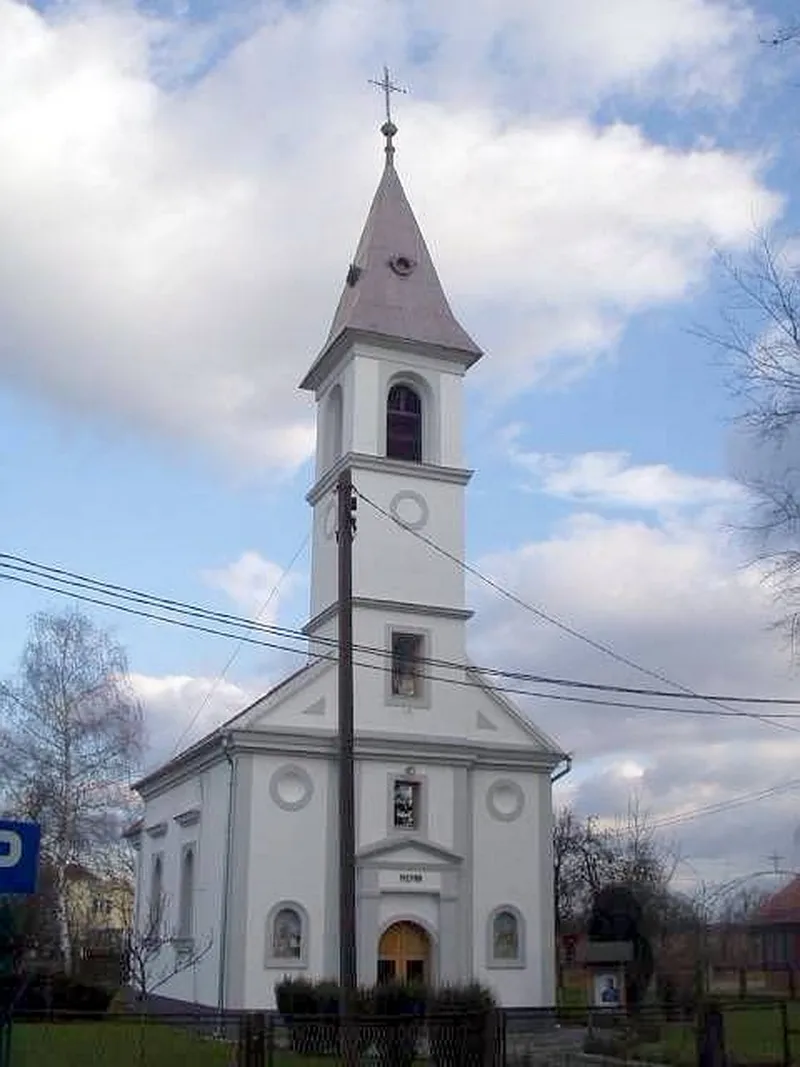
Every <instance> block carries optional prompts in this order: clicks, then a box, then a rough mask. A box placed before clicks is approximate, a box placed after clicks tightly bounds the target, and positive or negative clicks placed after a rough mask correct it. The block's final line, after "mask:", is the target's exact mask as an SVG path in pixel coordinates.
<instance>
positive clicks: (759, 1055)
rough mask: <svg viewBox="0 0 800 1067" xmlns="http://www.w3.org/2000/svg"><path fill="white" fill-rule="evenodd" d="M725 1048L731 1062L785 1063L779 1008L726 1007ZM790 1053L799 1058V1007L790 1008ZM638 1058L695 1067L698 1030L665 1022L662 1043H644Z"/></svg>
mask: <svg viewBox="0 0 800 1067" xmlns="http://www.w3.org/2000/svg"><path fill="white" fill-rule="evenodd" d="M724 1016H725V1045H726V1050H727V1053H728V1056H729V1057H730V1060H731V1062H733V1063H734V1064H736V1063H743V1064H750V1063H752V1064H765V1063H781V1062H783V1029H782V1024H781V1016H780V1011H779V1009H778V1006H777V1005H775V1006H774V1007H773V1006H771V1005H768V1006H764V1007H761V1006H758V1007H755V1006H753V1007H750V1006H742V1007H736V1008H726V1009H725V1011H724ZM789 1028H790V1030H794V1031H796V1032H797V1033H796V1034H795V1035H793V1036H791V1037H790V1039H789V1041H790V1050H791V1053H792V1056H793V1058H794V1059H795V1060H797V1058H798V1056H800V1004H798V1003H794V1004H790V1005H789ZM636 1056H637V1057H640V1058H641V1059H643V1060H649V1061H651V1062H653V1063H674V1064H680V1065H683V1064H687V1065H689V1064H691V1065H692V1067H694V1064H695V1063H696V1062H697V1052H696V1045H695V1028H694V1025H693V1024H692V1023H665V1024H664V1026H663V1028H662V1036H661V1040H660V1041H659V1042H657V1043H653V1044H642V1045H639V1046H638V1047H637V1049H636Z"/></svg>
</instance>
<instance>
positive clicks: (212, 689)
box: [171, 534, 311, 757]
mask: <svg viewBox="0 0 800 1067" xmlns="http://www.w3.org/2000/svg"><path fill="white" fill-rule="evenodd" d="M310 536H311V535H310V534H306V535H305V537H304V538H303V540H302V541H301V542H300V545H299V547H298V548H297V551H296V552H295V553H294V555H293V556H292V558H291V559H290V560H289V563H288V565H287V566H286V567H285V569H284V570H282V571H281V573H280V575H279V577H278V580H277V581H276V582H275V584H274V585H273V587H272V589H271V590H270V591H269V593H268V594H267V597H266V599H265V600H264V602H263V604H262V605H261V606H260V607H259V609H258V611H257V612H256V615H255V621H256V622H259V621H260V619H261V616H262V615H263V614H264V612H265V611H266V610H267V608H268V607H269V606H270V604H271V603H272V601H273V600H274V599H275V597H276V596H277V595H278V593H279V592H280V589H281V586H282V585H283V583H284V582H285V580H286V579H287V578H288V576H289V575H290V574H291V572H292V569H293V567H294V565H295V563H297V561H298V559H299V558H300V556H301V555H302V553H303V552H304V551H305V549H306V546H307V545H308V542H309V538H310ZM243 647H244V642H243V641H242V640H239V642H238V643H237V645H236V647H235V648H234V650H233V652H231V654H230V656H228V659H227V661H226V663H225V666H224V667H223V668H222V670H221V671H220V672H219V674H218V675H217V676H216V678H215V679H214V681H213V683H212V685H211V686H210V687H209V689H208V690H207V692H206V694H205V696H204V697H203V699H202V700H201V701H200V703H199V704H198V706H197V708H196V710H195V712H194V714H193V715H192V717H191V719H190V720H189V722H188V724H187V725H186V726H185V727H184V728H183V730H182V731H181V733H180V734H179V735H178V740H177V741H176V742H175V744H174V746H173V748H172V753H171V757H172V756H175V754H176V753H177V751H178V749H179V748H180V745H181V742H182V741H183V739H184V738H185V737H187V736H188V735H189V734H190V733H191V732H192V730H193V729H194V725H195V723H196V722H197V720H198V719H199V718H200V716H201V715H202V713H203V712H204V711H205V709H206V708H207V707H208V705H209V703H210V702H211V698H212V697H213V696H214V694H215V693H216V691H217V689H218V688H219V686H220V685H221V684H222V682H223V681H224V680H225V678H226V676H227V674H228V671H229V670H230V669H231V667H232V666H233V665H234V663H235V662H236V660H237V658H238V656H239V653H240V652H241V651H242V648H243Z"/></svg>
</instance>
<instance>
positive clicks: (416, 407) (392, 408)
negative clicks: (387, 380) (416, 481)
mask: <svg viewBox="0 0 800 1067" xmlns="http://www.w3.org/2000/svg"><path fill="white" fill-rule="evenodd" d="M386 455H387V456H388V457H389V459H405V460H408V461H410V462H411V463H421V462H422V401H421V400H420V396H419V393H417V392H416V391H415V390H414V389H412V388H411V386H410V385H393V386H392V388H391V389H390V390H389V397H388V400H387V402H386Z"/></svg>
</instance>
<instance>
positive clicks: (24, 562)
mask: <svg viewBox="0 0 800 1067" xmlns="http://www.w3.org/2000/svg"><path fill="white" fill-rule="evenodd" d="M379 510H381V511H382V509H379ZM383 514H388V513H386V512H383ZM389 517H390V518H392V519H393V521H396V520H394V517H393V516H391V515H390V516H389ZM400 525H401V526H402V524H400ZM403 528H404V529H407V527H403ZM409 532H411V533H414V532H415V531H409ZM426 540H427V539H426ZM307 541H308V538H306V539H305V541H304V544H303V546H302V547H301V550H300V551H302V548H304V547H305V544H306V543H307ZM442 551H445V550H442ZM448 555H449V554H448ZM450 558H452V559H453V560H456V557H454V556H453V557H450ZM4 561H9V562H4ZM456 562H459V561H457V560H456ZM464 566H468V565H466V564H464ZM0 567H6V568H9V569H12V570H17V571H21V572H22V573H25V574H34V575H37V576H39V577H43V576H44V577H46V578H47V580H50V581H58V582H60V583H63V584H66V585H70V586H77V587H79V588H86V589H89V590H91V591H99V592H101V593H102V594H103V595H106V596H114V597H116V598H118V599H123V600H129V601H132V602H134V603H139V604H143V605H145V606H155V607H158V608H159V609H160V610H167V611H171V612H178V613H180V614H187V615H190V616H193V617H197V618H201V619H210V620H212V621H214V622H216V623H217V624H221V625H227V626H235V627H237V628H243V629H249V630H255V631H257V632H263V633H266V634H270V635H274V636H276V637H279V638H280V639H282V640H297V641H302V642H304V645H305V643H306V642H307V641H308V640H309V637H308V635H307V634H306V633H305V632H303V631H302V630H296V629H292V628H290V627H284V626H276V625H271V624H265V623H261V622H259V621H258V619H257V618H256V620H252V619H247V618H245V617H243V616H241V615H234V614H231V613H229V612H222V611H216V610H213V609H210V608H204V607H202V606H199V605H196V604H191V603H188V602H186V601H181V600H176V599H174V598H170V597H159V596H156V595H155V594H151V593H146V592H143V591H142V590H138V589H134V588H132V587H130V586H124V585H118V584H115V583H111V582H104V581H102V580H100V579H96V578H91V577H88V576H86V575H82V574H79V573H77V572H75V571H69V570H65V569H63V568H60V567H52V566H50V565H48V564H44V563H38V562H36V561H34V560H29V559H26V558H24V557H22V556H15V555H11V554H10V553H0ZM9 577H10V576H9ZM486 580H487V581H491V579H486ZM62 592H63V590H62ZM508 595H509V596H512V597H513V596H514V594H508ZM312 640H313V641H314V642H315V643H316V644H322V645H326V646H328V647H331V648H334V649H335V648H336V645H337V642H336V639H335V638H328V637H324V636H322V635H314V637H313V639H312ZM268 647H269V646H268ZM281 647H282V646H281ZM353 647H354V649H355V650H356V651H359V652H364V653H367V654H369V655H371V656H376V657H379V658H383V659H390V658H391V652H389V651H388V650H387V649H385V648H376V647H375V646H372V645H362V644H355V645H354V646H353ZM284 650H285V651H290V650H288V649H284ZM303 651H304V650H303ZM419 662H420V663H421V664H424V665H428V666H433V667H445V668H448V669H453V670H461V669H465V668H466V667H471V666H472V665H470V664H466V663H459V662H456V661H454V660H447V659H439V658H435V657H429V656H420V657H419ZM474 669H475V670H477V671H479V673H481V674H484V675H491V676H493V677H499V678H504V679H509V680H512V681H522V682H531V683H534V684H538V685H552V686H558V687H567V688H578V689H587V690H595V691H598V692H607V693H618V694H621V695H631V696H646V697H661V698H665V699H669V700H687V699H695V700H703V701H707V702H714V703H720V702H729V703H738V704H759V705H770V706H780V705H782V706H793V707H800V699H792V698H781V697H759V696H733V695H719V694H709V693H699V692H695V691H693V690H690V689H686V690H685V691H683V692H678V693H675V692H670V691H667V690H663V689H648V688H637V687H633V686H621V685H613V684H609V683H601V682H589V681H586V680H580V679H574V678H560V677H552V676H548V675H541V674H534V673H530V672H527V671H521V670H503V669H500V668H496V667H485V666H476V667H474ZM641 669H642V670H646V668H641ZM672 684H675V685H677V684H678V683H672ZM726 710H730V711H732V709H726ZM736 714H743V713H738V712H737V713H736ZM768 717H769V718H770V719H778V718H791V717H794V716H788V715H781V714H779V713H770V715H769V716H768Z"/></svg>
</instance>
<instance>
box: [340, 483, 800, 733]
mask: <svg viewBox="0 0 800 1067" xmlns="http://www.w3.org/2000/svg"><path fill="white" fill-rule="evenodd" d="M356 494H357V495H358V496H359V497H360V498H361V499H362V500H363V501H364V503H365V504H369V506H370V507H371V508H373V509H374V510H375V511H377V512H378V513H379V514H381V515H383V517H384V518H386V519H388V520H389V521H390V522H392V523H394V524H395V526H398V527H399V528H400V529H401V530H405V531H406V533H409V534H411V535H412V536H413V537H416V538H417V539H418V540H420V541H422V542H424V543H425V544H426V545H428V547H429V548H431V549H433V551H434V552H438V553H439V554H440V555H441V556H444V557H445V558H446V559H449V560H450V561H451V562H453V563H455V564H457V566H459V567H461V568H462V569H463V570H464V571H466V572H467V573H468V574H472V575H473V576H474V577H476V578H478V579H479V580H480V581H482V582H484V583H485V584H486V585H488V586H489V587H490V588H491V589H494V590H495V592H497V593H499V594H500V595H501V596H503V597H505V598H506V599H507V600H510V601H511V602H512V603H514V604H517V605H518V606H519V607H522V608H524V609H525V610H526V611H529V612H531V613H532V614H533V615H535V616H536V617H537V618H539V619H542V620H543V621H545V622H547V623H549V624H550V625H551V626H555V627H556V628H557V629H559V630H561V631H562V632H564V633H566V634H568V635H569V636H570V637H574V638H575V639H576V640H578V641H582V642H583V643H584V644H586V645H588V646H589V647H590V648H593V649H595V651H597V652H602V653H603V654H604V655H606V656H610V657H611V658H612V659H614V660H616V661H617V662H618V663H622V664H624V665H625V666H627V667H631V668H632V669H633V670H636V671H639V672H640V673H642V674H646V675H649V677H651V678H656V679H657V680H658V681H661V682H664V683H665V684H666V685H670V686H673V687H674V688H675V689H680V690H682V692H684V693H685V694H687V696H692V697H694V698H695V699H696V700H707V701H708V702H709V703H712V704H718V705H719V706H720V707H721V708H723V709H725V705H724V703H723V702H722V701H720V700H717V699H716V698H715V697H704V696H702V695H701V694H699V693H697V692H695V691H694V690H693V689H691V688H690V687H689V686H686V685H683V683H681V682H676V681H675V680H674V679H672V678H670V677H668V675H666V674H664V673H662V672H661V671H657V670H653V669H651V668H650V667H644V666H643V665H642V664H641V663H637V662H636V661H635V660H633V659H630V658H629V657H628V656H624V655H623V654H622V653H620V652H617V651H616V650H615V649H613V648H611V646H610V645H605V644H603V643H602V642H600V641H596V640H595V639H594V638H593V637H589V636H588V634H584V633H582V632H581V631H580V630H576V629H575V627H573V626H570V625H568V624H567V623H565V622H562V621H561V619H558V618H556V617H555V616H554V615H551V614H550V613H549V612H547V611H545V610H544V609H543V608H540V607H537V606H535V605H533V604H531V603H529V602H528V601H526V600H523V599H522V597H519V596H517V594H516V593H512V592H510V591H509V590H508V589H506V588H505V587H504V586H502V585H500V584H499V583H498V582H495V581H494V580H493V579H491V578H489V577H487V576H486V575H485V574H483V573H482V571H479V570H478V568H477V567H473V566H472V565H471V564H469V563H467V562H466V560H462V559H459V558H458V556H455V555H453V553H452V552H449V551H448V550H447V549H446V548H443V547H442V546H441V545H440V544H438V542H436V541H434V540H433V538H430V537H427V536H426V535H425V534H423V533H420V532H419V530H414V529H412V528H411V527H410V526H407V525H406V524H405V523H404V522H401V521H400V519H398V518H397V517H396V516H394V515H392V514H391V512H389V511H387V510H386V509H385V508H382V507H381V506H380V504H376V503H375V501H374V500H371V499H370V497H368V496H366V495H365V494H364V493H362V492H361V491H360V490H359V489H356ZM725 710H728V711H730V710H732V709H730V708H727V709H725ZM760 718H761V719H762V721H763V722H768V723H771V724H772V725H774V726H777V727H778V728H779V729H784V730H794V727H791V726H788V725H787V724H785V723H777V722H772V720H771V719H768V718H766V717H765V716H761V717H760ZM797 732H800V731H797Z"/></svg>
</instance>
